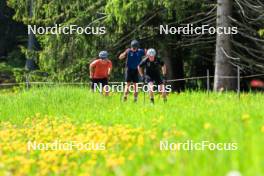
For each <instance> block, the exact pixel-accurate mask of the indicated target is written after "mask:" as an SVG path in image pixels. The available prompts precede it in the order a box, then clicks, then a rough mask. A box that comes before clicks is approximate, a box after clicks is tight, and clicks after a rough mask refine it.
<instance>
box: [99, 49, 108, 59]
mask: <svg viewBox="0 0 264 176" xmlns="http://www.w3.org/2000/svg"><path fill="white" fill-rule="evenodd" d="M99 58H100V59H107V58H108V52H107V51H101V52H100V53H99Z"/></svg>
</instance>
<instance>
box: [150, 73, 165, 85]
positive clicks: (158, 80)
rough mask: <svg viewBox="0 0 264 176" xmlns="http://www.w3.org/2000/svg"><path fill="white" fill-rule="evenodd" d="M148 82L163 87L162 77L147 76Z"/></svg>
mask: <svg viewBox="0 0 264 176" xmlns="http://www.w3.org/2000/svg"><path fill="white" fill-rule="evenodd" d="M146 82H147V83H150V82H153V83H154V84H156V85H161V84H163V80H162V78H161V76H160V75H151V76H149V75H146Z"/></svg>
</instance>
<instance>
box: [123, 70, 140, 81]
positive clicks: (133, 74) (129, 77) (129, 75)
mask: <svg viewBox="0 0 264 176" xmlns="http://www.w3.org/2000/svg"><path fill="white" fill-rule="evenodd" d="M138 77H139V74H138V70H137V69H128V68H127V69H126V74H125V80H126V82H133V83H138V81H139V78H138Z"/></svg>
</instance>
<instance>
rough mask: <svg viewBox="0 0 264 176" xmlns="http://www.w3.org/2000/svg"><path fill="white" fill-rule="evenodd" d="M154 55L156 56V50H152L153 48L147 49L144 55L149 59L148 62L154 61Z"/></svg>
mask: <svg viewBox="0 0 264 176" xmlns="http://www.w3.org/2000/svg"><path fill="white" fill-rule="evenodd" d="M156 54H157V52H156V50H155V49H153V48H150V49H148V51H147V54H146V55H147V57H148V58H149V60H150V61H154V60H155V57H156Z"/></svg>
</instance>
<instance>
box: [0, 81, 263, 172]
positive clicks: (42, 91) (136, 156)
mask: <svg viewBox="0 0 264 176" xmlns="http://www.w3.org/2000/svg"><path fill="white" fill-rule="evenodd" d="M146 97H147V96H146ZM120 100H121V94H111V95H110V96H109V97H103V96H101V95H100V94H97V93H91V92H90V91H89V90H88V89H87V88H86V87H65V86H64V87H61V86H58V87H42V88H32V89H30V90H29V91H18V92H5V93H0V175H118V176H122V175H124V176H127V175H128V176H129V175H131V176H132V175H140V176H141V175H142V176H144V175H151V176H153V175H162V176H164V175H168V176H169V175H187V176H189V175H202V176H207V175H208V176H209V175H216V176H218V175H219V176H225V175H230V176H231V175H232V173H233V176H235V173H240V174H241V175H243V176H244V175H245V176H252V175H254V176H255V175H256V176H258V175H259V176H260V175H262V174H264V167H263V166H264V158H263V156H264V148H263V146H264V95H263V94H260V93H259V94H254V93H244V94H241V97H240V99H239V98H238V97H237V95H236V94H235V93H210V94H209V95H207V94H206V93H204V92H183V93H180V94H176V93H175V94H174V93H173V94H170V95H169V97H168V102H167V103H166V104H164V103H163V101H162V99H161V97H159V96H156V99H155V105H151V104H150V103H149V99H148V98H146V102H145V103H144V101H143V93H141V94H140V95H139V101H138V103H133V101H132V100H133V97H132V95H131V96H130V97H129V99H128V102H126V103H123V102H121V101H120ZM56 140H57V141H61V142H69V141H79V142H81V143H89V142H95V143H104V144H105V149H104V150H76V149H74V150H70V151H66V150H29V149H28V141H37V142H39V143H52V142H54V141H56ZM160 141H169V142H170V143H184V142H186V141H192V142H193V143H199V142H201V141H210V142H211V143H237V149H236V150H209V149H208V148H207V149H205V150H189V151H188V150H160Z"/></svg>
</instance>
